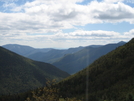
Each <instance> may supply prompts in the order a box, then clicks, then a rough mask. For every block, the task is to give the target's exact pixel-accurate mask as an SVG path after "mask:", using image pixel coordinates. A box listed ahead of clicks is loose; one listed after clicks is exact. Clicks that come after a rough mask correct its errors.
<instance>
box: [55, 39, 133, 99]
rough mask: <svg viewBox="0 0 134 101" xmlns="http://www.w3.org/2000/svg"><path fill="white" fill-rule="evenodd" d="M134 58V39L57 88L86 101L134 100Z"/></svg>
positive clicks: (67, 79) (66, 95) (61, 91)
mask: <svg viewBox="0 0 134 101" xmlns="http://www.w3.org/2000/svg"><path fill="white" fill-rule="evenodd" d="M133 61H134V39H132V40H131V41H130V42H128V43H127V44H125V45H123V46H120V47H118V48H116V49H115V50H114V51H112V52H110V53H108V54H107V55H104V56H102V57H100V58H99V59H97V60H96V61H95V62H93V63H92V64H91V65H90V66H88V67H87V68H86V69H84V70H82V71H80V72H78V73H76V74H74V75H72V76H70V77H68V78H66V79H64V80H63V81H62V82H60V83H59V84H57V87H58V88H60V94H61V95H62V96H63V97H77V98H83V99H85V100H86V101H104V100H105V101H134V99H133V97H134V73H133V72H134V62H133ZM68 88H69V89H68ZM132 99H133V100H132ZM85 100H84V101H85Z"/></svg>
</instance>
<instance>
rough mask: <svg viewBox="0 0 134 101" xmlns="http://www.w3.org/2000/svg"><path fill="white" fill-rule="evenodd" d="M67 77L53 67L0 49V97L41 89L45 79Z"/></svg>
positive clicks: (64, 73) (66, 74)
mask: <svg viewBox="0 0 134 101" xmlns="http://www.w3.org/2000/svg"><path fill="white" fill-rule="evenodd" d="M67 76H69V74H68V73H66V72H63V71H61V70H60V69H58V68H56V67H55V66H53V65H51V64H48V63H43V62H37V61H33V60H30V59H28V58H25V57H22V56H20V55H18V54H15V53H13V52H11V51H8V50H7V49H4V48H2V47H0V95H1V94H15V93H21V92H24V91H27V90H30V89H35V88H38V87H43V86H44V85H45V83H46V81H47V79H50V80H52V79H57V80H62V79H63V78H66V77H67Z"/></svg>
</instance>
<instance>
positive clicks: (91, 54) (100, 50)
mask: <svg viewBox="0 0 134 101" xmlns="http://www.w3.org/2000/svg"><path fill="white" fill-rule="evenodd" d="M124 44H125V42H119V43H116V44H107V45H104V46H96V47H95V46H87V47H85V48H83V49H82V50H80V51H78V52H75V53H72V54H67V55H65V56H63V57H62V58H60V59H59V60H57V61H56V62H54V63H53V65H54V66H56V67H58V68H59V69H61V70H63V71H66V72H68V73H69V74H74V73H76V72H78V71H80V70H82V69H84V68H85V67H87V66H88V65H89V64H91V63H92V62H94V61H95V60H96V59H97V58H99V57H101V56H103V55H105V54H107V53H108V52H110V51H112V50H114V49H116V48H117V47H119V46H122V45H124Z"/></svg>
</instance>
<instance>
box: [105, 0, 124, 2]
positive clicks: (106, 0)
mask: <svg viewBox="0 0 134 101" xmlns="http://www.w3.org/2000/svg"><path fill="white" fill-rule="evenodd" d="M123 1H124V0H104V2H106V3H116V2H123Z"/></svg>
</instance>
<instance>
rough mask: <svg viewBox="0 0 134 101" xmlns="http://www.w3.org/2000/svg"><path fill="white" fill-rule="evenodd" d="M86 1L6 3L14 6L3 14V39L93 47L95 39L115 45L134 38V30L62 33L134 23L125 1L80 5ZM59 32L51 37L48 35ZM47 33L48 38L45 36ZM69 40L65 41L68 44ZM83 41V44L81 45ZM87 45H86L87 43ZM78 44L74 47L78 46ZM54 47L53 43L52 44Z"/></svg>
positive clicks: (0, 24)
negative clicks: (124, 31)
mask: <svg viewBox="0 0 134 101" xmlns="http://www.w3.org/2000/svg"><path fill="white" fill-rule="evenodd" d="M82 1H83V0H35V1H33V2H27V3H25V4H24V5H21V6H17V5H15V4H14V3H7V4H5V5H4V6H5V8H8V7H10V8H11V12H10V13H3V12H0V37H2V38H4V39H5V40H6V38H8V39H10V40H16V41H15V42H18V40H25V42H24V43H27V41H28V40H30V42H33V43H36V41H37V40H38V41H39V42H40V43H41V42H42V43H45V42H46V43H47V44H50V42H52V43H57V45H58V41H62V42H63V43H64V44H66V42H74V41H75V42H76V43H77V42H78V43H79V44H83V42H84V41H86V42H87V44H89V42H91V40H92V41H93V40H94V41H96V43H97V42H98V44H99V41H100V40H102V41H100V43H104V42H103V40H104V41H106V42H108V41H109V40H111V42H114V41H115V40H120V39H123V40H128V39H129V38H130V37H127V39H126V38H125V37H126V35H131V37H132V36H133V34H132V32H133V30H132V31H130V32H126V33H125V34H124V35H121V34H120V33H117V32H112V31H102V30H98V31H83V30H77V31H75V32H71V33H62V32H61V30H62V29H70V28H74V29H75V28H76V27H75V26H84V25H86V24H89V23H92V24H94V23H107V22H108V23H109V22H110V23H117V22H123V21H126V22H129V23H131V24H134V8H133V7H130V6H128V5H126V4H124V3H123V0H113V1H111V0H104V1H103V2H98V1H92V2H90V3H88V4H87V5H80V4H77V2H82ZM50 32H51V33H56V34H53V35H47V33H50ZM41 34H44V35H41ZM64 41H65V42H64ZM80 41H82V42H80ZM86 42H85V43H86ZM76 43H75V44H74V45H75V46H76ZM51 45H52V44H51Z"/></svg>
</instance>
